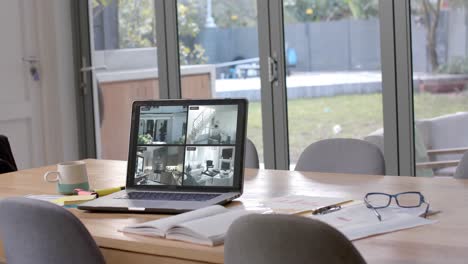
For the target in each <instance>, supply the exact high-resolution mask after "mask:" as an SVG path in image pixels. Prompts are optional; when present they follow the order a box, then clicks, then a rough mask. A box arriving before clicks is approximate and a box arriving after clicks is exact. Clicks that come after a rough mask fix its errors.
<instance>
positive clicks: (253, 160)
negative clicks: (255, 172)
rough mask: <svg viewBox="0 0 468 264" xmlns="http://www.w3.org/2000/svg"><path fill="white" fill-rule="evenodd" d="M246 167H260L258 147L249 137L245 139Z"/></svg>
mask: <svg viewBox="0 0 468 264" xmlns="http://www.w3.org/2000/svg"><path fill="white" fill-rule="evenodd" d="M244 167H245V168H252V169H258V168H259V161H258V153H257V148H256V147H255V145H254V143H253V142H252V141H251V140H250V139H248V138H247V139H246V140H245V157H244Z"/></svg>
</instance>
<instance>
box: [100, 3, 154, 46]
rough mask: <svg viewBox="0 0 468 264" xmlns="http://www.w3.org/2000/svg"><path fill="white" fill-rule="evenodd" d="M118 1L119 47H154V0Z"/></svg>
mask: <svg viewBox="0 0 468 264" xmlns="http://www.w3.org/2000/svg"><path fill="white" fill-rule="evenodd" d="M101 1H102V0H101ZM107 1H111V0H107ZM118 1H119V2H118V5H119V20H118V21H119V47H120V48H145V47H155V46H156V19H155V14H154V0H131V1H130V0H118Z"/></svg>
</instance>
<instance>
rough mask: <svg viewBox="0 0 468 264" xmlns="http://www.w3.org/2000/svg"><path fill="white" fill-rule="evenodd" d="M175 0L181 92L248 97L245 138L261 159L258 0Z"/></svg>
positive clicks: (195, 95) (191, 95)
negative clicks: (250, 141)
mask: <svg viewBox="0 0 468 264" xmlns="http://www.w3.org/2000/svg"><path fill="white" fill-rule="evenodd" d="M177 3H178V6H177V8H178V10H177V11H178V30H179V32H178V33H179V53H180V64H181V69H180V71H181V75H182V77H181V86H182V97H183V98H228V97H229V98H237V97H244V98H247V99H248V100H249V113H248V115H249V120H248V127H247V137H248V138H249V139H251V140H252V141H253V142H254V144H255V146H256V148H257V151H258V152H259V158H260V162H263V141H262V140H263V139H262V118H261V102H260V100H261V98H260V76H259V75H260V65H259V52H258V29H257V1H256V0H239V1H232V0H212V1H211V0H208V1H207V0H178V2H177Z"/></svg>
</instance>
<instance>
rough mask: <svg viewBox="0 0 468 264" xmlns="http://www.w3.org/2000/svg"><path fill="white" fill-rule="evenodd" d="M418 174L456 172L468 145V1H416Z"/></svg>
mask: <svg viewBox="0 0 468 264" xmlns="http://www.w3.org/2000/svg"><path fill="white" fill-rule="evenodd" d="M411 31H412V42H411V44H412V54H413V61H412V68H413V104H414V137H415V138H414V142H415V162H416V175H417V176H453V175H454V172H455V169H456V165H457V164H458V160H459V159H460V157H461V155H462V154H463V153H464V152H465V151H467V150H468V136H467V135H468V91H467V90H466V86H467V84H468V2H467V1H457V0H443V1H442V0H434V1H429V0H411Z"/></svg>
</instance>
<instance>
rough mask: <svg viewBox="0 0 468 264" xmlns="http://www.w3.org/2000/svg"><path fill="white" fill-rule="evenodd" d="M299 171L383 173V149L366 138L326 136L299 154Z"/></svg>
mask: <svg viewBox="0 0 468 264" xmlns="http://www.w3.org/2000/svg"><path fill="white" fill-rule="evenodd" d="M295 170H296V171H315V172H330V173H353V174H371V175H384V174H385V161H384V158H383V155H382V153H381V151H380V149H379V148H378V147H377V146H375V145H374V144H371V143H369V142H367V141H364V140H359V139H352V138H333V139H325V140H321V141H318V142H315V143H313V144H311V145H309V146H308V147H307V148H306V149H305V150H304V151H303V152H302V154H301V156H300V157H299V160H298V161H297V164H296V168H295Z"/></svg>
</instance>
